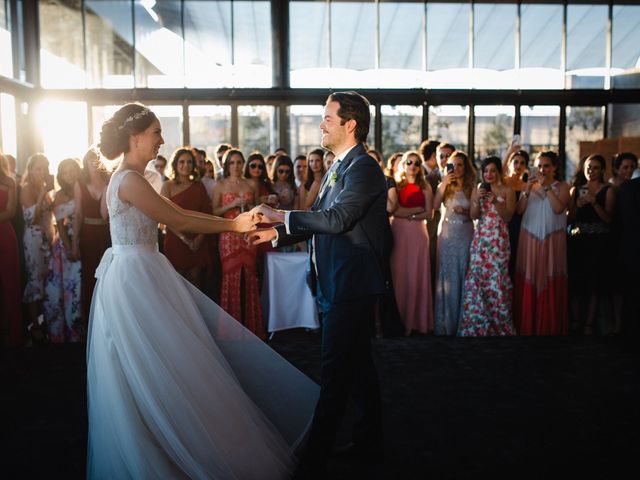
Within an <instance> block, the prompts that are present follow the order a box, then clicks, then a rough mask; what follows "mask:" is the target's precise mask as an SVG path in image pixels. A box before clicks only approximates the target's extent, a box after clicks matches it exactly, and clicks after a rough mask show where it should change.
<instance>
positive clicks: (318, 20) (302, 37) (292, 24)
mask: <svg viewBox="0 0 640 480" xmlns="http://www.w3.org/2000/svg"><path fill="white" fill-rule="evenodd" d="M310 18H312V19H314V20H313V21H309V19H310ZM309 52H313V55H309ZM289 58H290V62H291V78H290V82H291V86H292V87H294V88H297V87H307V86H321V83H322V81H323V79H324V80H326V79H327V78H326V77H325V76H324V75H321V74H319V72H318V70H316V69H326V68H329V4H328V3H327V2H326V1H324V0H320V1H307V2H297V1H292V2H290V3H289Z"/></svg>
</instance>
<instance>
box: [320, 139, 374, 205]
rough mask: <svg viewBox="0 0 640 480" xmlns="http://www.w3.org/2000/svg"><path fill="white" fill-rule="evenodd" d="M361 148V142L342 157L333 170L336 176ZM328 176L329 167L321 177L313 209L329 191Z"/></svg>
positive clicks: (329, 173) (359, 153) (329, 175)
mask: <svg viewBox="0 0 640 480" xmlns="http://www.w3.org/2000/svg"><path fill="white" fill-rule="evenodd" d="M361 150H364V147H363V146H362V144H358V145H356V146H355V147H353V148H352V149H351V151H350V152H349V153H348V154H347V156H346V157H344V159H342V161H341V162H340V165H338V167H337V168H336V169H335V170H334V172H335V173H336V177H340V175H341V174H342V172H344V171H345V169H346V168H347V167H348V166H349V164H351V161H352V160H353V159H354V158H355V157H356V156H358V155H361V154H362V153H363V152H362V151H361ZM330 177H331V169H329V171H328V172H327V173H325V174H324V178H323V179H322V184H321V185H320V193H319V194H318V197H317V198H316V201H315V202H314V204H313V207H312V209H313V210H315V209H316V208H317V207H318V206H319V205H320V202H322V199H323V198H324V196H325V195H326V194H327V193H328V192H329V190H331V188H332V187H330V186H329V182H330Z"/></svg>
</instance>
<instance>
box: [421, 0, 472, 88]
mask: <svg viewBox="0 0 640 480" xmlns="http://www.w3.org/2000/svg"><path fill="white" fill-rule="evenodd" d="M470 18H471V7H470V5H469V3H428V4H427V70H428V71H429V75H428V83H427V85H428V86H429V87H430V88H468V87H470V86H471V84H472V83H473V82H472V81H471V79H470V75H468V74H466V73H465V72H464V70H465V69H467V68H469V26H470ZM461 69H462V70H463V71H462V72H460V71H459V70H461Z"/></svg>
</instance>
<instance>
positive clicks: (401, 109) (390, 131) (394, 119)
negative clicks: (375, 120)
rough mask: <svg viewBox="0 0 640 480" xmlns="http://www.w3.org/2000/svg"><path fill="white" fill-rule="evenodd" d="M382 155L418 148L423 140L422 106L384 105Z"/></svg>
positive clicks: (382, 110)
mask: <svg viewBox="0 0 640 480" xmlns="http://www.w3.org/2000/svg"><path fill="white" fill-rule="evenodd" d="M380 113H381V114H382V152H381V153H382V156H383V157H384V158H388V157H389V156H390V155H391V154H392V153H395V152H405V151H407V150H417V149H418V147H419V146H420V142H421V141H422V107H416V106H413V105H396V106H392V105H382V107H381V108H380Z"/></svg>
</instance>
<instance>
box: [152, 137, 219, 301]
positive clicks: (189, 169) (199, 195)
mask: <svg viewBox="0 0 640 480" xmlns="http://www.w3.org/2000/svg"><path fill="white" fill-rule="evenodd" d="M195 164H196V159H195V156H194V154H193V151H192V150H191V149H189V148H187V147H182V148H178V149H177V150H176V151H175V152H173V155H172V157H171V174H170V176H171V179H170V180H169V181H167V182H165V183H164V185H163V186H162V192H161V194H162V196H164V197H166V198H168V199H169V200H171V201H172V202H173V203H175V204H176V205H178V206H179V207H181V208H184V209H185V210H193V211H195V212H202V213H211V203H210V200H209V196H208V195H207V191H206V190H205V187H204V185H203V184H202V183H201V182H200V181H198V180H197V172H196V169H195ZM164 254H165V255H166V257H167V258H168V259H169V261H170V262H171V264H172V265H173V267H174V268H175V269H176V270H177V271H178V273H180V275H182V276H183V277H184V278H186V279H187V280H189V281H190V282H191V283H192V284H193V285H194V286H195V287H197V288H198V289H200V290H202V288H203V282H204V278H203V275H204V271H205V269H206V268H207V267H208V266H209V265H210V263H211V257H210V254H209V242H208V241H207V237H206V235H204V234H202V233H199V234H197V235H194V234H190V233H176V232H174V231H172V230H171V229H167V231H166V234H165V240H164Z"/></svg>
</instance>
